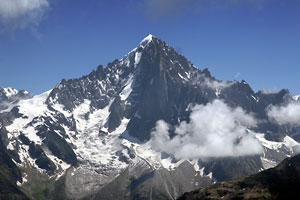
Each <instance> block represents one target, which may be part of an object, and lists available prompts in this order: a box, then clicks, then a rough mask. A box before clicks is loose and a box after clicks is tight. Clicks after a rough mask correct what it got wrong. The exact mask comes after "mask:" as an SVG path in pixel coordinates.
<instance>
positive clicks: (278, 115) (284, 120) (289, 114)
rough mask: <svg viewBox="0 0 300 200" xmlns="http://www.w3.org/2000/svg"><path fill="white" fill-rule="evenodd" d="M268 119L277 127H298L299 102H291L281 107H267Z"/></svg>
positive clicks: (299, 119)
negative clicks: (276, 124) (277, 125)
mask: <svg viewBox="0 0 300 200" xmlns="http://www.w3.org/2000/svg"><path fill="white" fill-rule="evenodd" d="M267 115H268V117H269V119H271V120H274V121H275V122H276V123H278V124H279V125H292V126H300V102H299V101H291V102H290V103H288V104H287V105H283V106H273V105H271V106H269V107H268V108H267Z"/></svg>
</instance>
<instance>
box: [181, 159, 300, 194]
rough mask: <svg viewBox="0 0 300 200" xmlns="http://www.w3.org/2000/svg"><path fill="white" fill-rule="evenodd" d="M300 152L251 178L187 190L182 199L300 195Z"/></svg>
mask: <svg viewBox="0 0 300 200" xmlns="http://www.w3.org/2000/svg"><path fill="white" fill-rule="evenodd" d="M299 185H300V155H299V154H298V155H296V156H294V157H291V158H286V159H285V160H284V161H282V162H281V163H280V164H279V165H277V166H276V167H274V168H270V169H268V170H266V171H263V172H260V173H258V174H256V175H252V176H250V177H247V178H242V179H239V180H233V181H228V182H221V183H216V184H215V185H213V186H210V187H208V188H205V189H202V190H195V191H192V192H190V193H186V194H184V195H183V196H182V197H181V198H179V200H196V199H197V200H200V199H298V198H299Z"/></svg>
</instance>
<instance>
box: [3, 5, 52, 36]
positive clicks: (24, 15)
mask: <svg viewBox="0 0 300 200" xmlns="http://www.w3.org/2000/svg"><path fill="white" fill-rule="evenodd" d="M48 9H49V3H48V0H0V25H1V30H2V31H3V30H5V31H10V32H14V31H16V30H18V29H25V28H28V27H36V26H37V25H39V24H40V22H41V20H42V18H43V16H44V14H45V12H46V10H48Z"/></svg>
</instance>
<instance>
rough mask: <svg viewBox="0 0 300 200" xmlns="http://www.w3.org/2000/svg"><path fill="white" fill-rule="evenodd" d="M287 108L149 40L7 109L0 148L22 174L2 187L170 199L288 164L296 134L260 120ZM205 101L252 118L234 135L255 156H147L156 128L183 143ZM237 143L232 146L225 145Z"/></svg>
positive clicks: (49, 195)
mask: <svg viewBox="0 0 300 200" xmlns="http://www.w3.org/2000/svg"><path fill="white" fill-rule="evenodd" d="M0 100H1V99H0ZM1 101H3V100H1ZM287 101H295V100H294V99H293V97H291V95H290V94H289V92H288V91H287V90H282V91H280V92H279V93H272V94H266V93H264V92H257V93H255V92H254V91H253V90H252V89H251V87H250V86H249V84H248V83H247V82H246V81H242V82H237V81H228V82H224V81H219V80H217V79H215V78H214V77H213V76H212V75H211V74H210V72H209V70H208V69H203V70H200V69H199V68H197V67H195V66H194V65H193V64H192V63H191V62H190V61H188V60H187V59H186V58H185V57H184V56H182V55H180V54H178V53H177V52H176V51H175V50H174V49H173V48H172V47H170V46H169V45H168V44H166V43H165V42H164V41H162V40H160V39H158V38H156V37H154V36H152V35H149V36H147V37H146V38H145V39H143V40H142V41H141V42H140V43H139V45H138V46H137V47H136V48H134V49H133V50H132V51H131V52H129V53H128V54H126V55H125V56H124V58H122V59H120V60H118V59H116V60H114V61H113V62H111V63H108V64H107V66H106V67H103V66H102V65H99V66H98V67H97V69H95V70H93V71H92V72H91V73H90V74H88V75H85V76H82V77H80V78H76V79H70V80H65V79H63V80H62V81H61V82H60V83H58V84H57V85H56V86H55V88H53V89H52V90H50V91H47V92H45V93H43V94H40V95H36V96H33V97H30V98H29V97H28V98H27V97H26V98H24V99H22V100H19V101H17V102H15V103H14V104H13V106H12V107H9V109H7V108H8V107H7V108H6V109H5V111H3V112H1V113H0V122H1V126H0V127H1V141H2V143H3V148H4V149H5V151H3V152H4V154H5V155H6V156H7V159H9V160H10V161H11V162H12V163H14V164H15V168H16V169H18V170H19V169H20V171H21V172H22V173H21V172H20V171H19V172H18V173H19V175H18V176H16V177H17V178H15V179H13V180H11V181H12V182H14V183H15V184H17V185H18V186H19V187H21V188H22V189H23V190H24V191H26V194H27V195H28V196H30V197H31V198H32V199H39V198H40V197H41V196H42V197H43V198H45V199H83V198H89V199H174V198H176V197H178V196H180V195H181V194H183V193H184V192H186V191H191V190H193V189H196V188H198V187H201V186H207V185H210V184H212V183H213V182H214V181H222V180H227V179H230V178H236V177H241V176H246V175H250V174H253V173H256V172H258V171H260V170H262V169H266V168H269V167H272V166H275V165H276V164H277V163H278V162H280V161H281V160H283V159H284V158H285V157H288V156H291V155H293V154H294V153H295V147H296V146H297V145H298V142H297V138H299V133H300V132H299V131H298V132H297V131H295V130H298V129H293V128H291V127H287V126H280V125H278V124H276V123H274V122H272V121H270V120H269V118H268V116H267V113H266V112H267V111H266V109H267V108H268V106H270V105H281V104H284V103H285V102H287ZM214 102H219V105H221V106H223V107H225V108H226V110H228V111H234V112H235V113H237V114H240V113H242V114H247V116H251V118H250V117H249V119H252V118H254V117H255V118H257V121H259V122H260V123H257V124H256V126H254V127H251V128H248V127H247V129H245V128H244V129H245V131H246V133H243V134H244V135H243V136H245V137H246V138H248V137H251V141H252V140H253V139H255V141H257V142H258V143H259V144H260V145H261V146H262V149H263V153H262V154H261V155H250V156H249V155H248V156H239V157H234V156H233V157H218V158H215V157H211V158H208V159H205V160H202V159H200V158H199V159H193V160H190V159H177V158H175V157H174V155H171V154H168V153H167V152H165V151H163V150H162V151H159V150H157V149H156V150H154V149H153V146H152V144H151V141H153V140H152V136H153V135H154V133H155V132H158V134H159V135H160V134H165V132H166V131H164V130H165V129H162V130H159V128H161V127H163V126H161V127H157V125H159V124H163V123H158V122H162V121H163V122H164V124H167V125H166V126H167V128H168V131H167V135H163V137H164V138H165V139H166V140H171V139H173V138H175V139H176V138H180V140H179V141H181V142H182V141H184V140H183V139H182V138H184V139H187V138H188V136H189V135H191V134H192V130H183V129H184V128H193V125H194V124H192V125H191V124H189V123H190V121H192V120H194V119H191V116H193V112H194V111H195V110H196V108H198V110H199V108H204V107H205V106H206V105H210V106H211V105H214ZM220 102H221V103H220ZM0 103H2V102H0ZM197 106H198V107H197ZM201 106H202V107H201ZM197 120H202V119H201V118H200V119H198V118H197ZM218 123H219V122H218ZM218 123H217V124H218ZM220 123H221V122H220ZM234 123H236V122H234ZM195 124H197V123H195ZM253 124H254V123H253ZM240 127H241V126H240V125H239V124H238V128H240ZM200 128H201V127H200ZM244 129H243V130H244ZM154 130H155V131H154ZM214 130H215V129H214ZM183 131H184V134H185V135H183ZM189 131H190V132H189ZM218 131H219V132H222V130H218ZM238 131H240V129H238ZM180 133H181V134H182V135H180ZM295 133H296V134H295ZM222 138H225V139H226V138H229V135H228V136H226V135H224V136H222ZM193 139H194V140H199V138H193ZM230 141H231V140H230ZM241 141H243V138H242V137H238V138H234V144H231V145H232V146H233V148H234V147H235V145H241ZM184 142H186V140H185V141H184ZM197 142H198V143H200V144H202V145H205V142H206V141H205V140H203V141H202V140H200V141H197ZM187 153H189V152H187ZM4 168H5V167H4ZM6 168H7V167H6ZM6 168H5V169H6ZM234 169H238V170H234ZM233 170H234V171H233ZM15 171H16V170H15ZM20 173H21V174H20ZM36 183H40V184H42V185H43V187H42V188H40V186H39V185H37V184H36ZM17 185H15V187H17Z"/></svg>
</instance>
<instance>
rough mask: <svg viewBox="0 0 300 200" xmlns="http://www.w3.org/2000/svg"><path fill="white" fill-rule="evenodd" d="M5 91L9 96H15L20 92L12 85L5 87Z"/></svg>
mask: <svg viewBox="0 0 300 200" xmlns="http://www.w3.org/2000/svg"><path fill="white" fill-rule="evenodd" d="M3 91H4V93H5V95H6V96H7V97H11V96H14V95H16V94H18V92H19V91H18V90H16V89H15V88H11V87H7V88H3Z"/></svg>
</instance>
